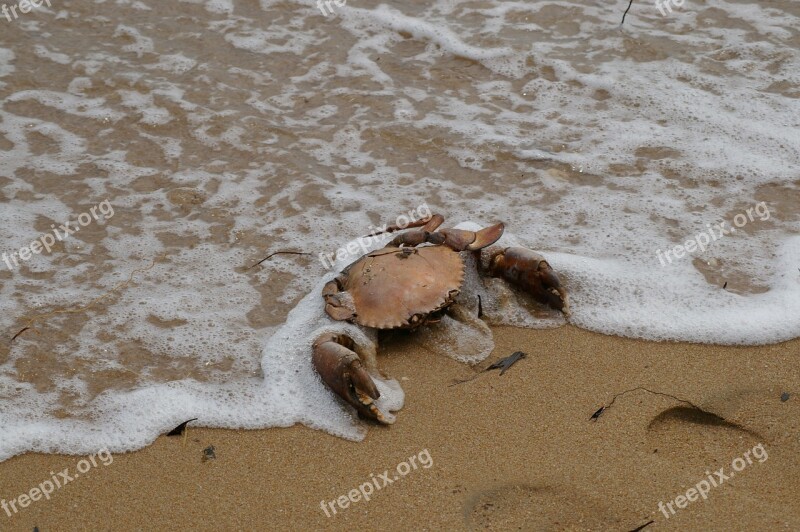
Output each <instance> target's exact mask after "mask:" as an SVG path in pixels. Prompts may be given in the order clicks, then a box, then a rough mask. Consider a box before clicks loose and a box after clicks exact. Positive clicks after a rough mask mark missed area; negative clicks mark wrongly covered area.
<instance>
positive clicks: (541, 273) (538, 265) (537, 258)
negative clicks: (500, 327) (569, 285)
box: [489, 247, 570, 316]
mask: <svg viewBox="0 0 800 532" xmlns="http://www.w3.org/2000/svg"><path fill="white" fill-rule="evenodd" d="M489 273H490V274H491V275H492V276H493V277H502V278H504V279H506V280H507V281H510V282H512V283H514V284H516V285H518V286H520V287H522V288H523V289H524V290H525V291H527V292H528V293H529V294H531V295H532V296H533V297H534V298H535V299H536V300H537V301H539V302H541V303H545V304H547V305H549V306H550V307H552V308H554V309H556V310H560V311H562V312H563V313H564V314H565V315H567V316H569V314H570V312H569V299H568V298H567V291H566V290H565V289H564V287H563V286H561V280H560V279H559V278H558V275H557V274H556V272H555V271H553V269H552V268H551V267H550V265H549V264H548V263H547V261H546V260H545V259H544V257H542V256H541V255H539V254H538V253H535V252H533V251H531V250H529V249H526V248H519V247H513V248H506V249H503V250H499V251H495V252H494V253H493V254H492V258H491V263H490V265H489Z"/></svg>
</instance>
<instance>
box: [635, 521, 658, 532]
mask: <svg viewBox="0 0 800 532" xmlns="http://www.w3.org/2000/svg"><path fill="white" fill-rule="evenodd" d="M653 523H655V521H653V520H652V519H651V520H650V521H648V522H646V523H645V524H643V525H642V526H637V527H636V528H634V529H633V530H631V532H640V531H641V530H644V527H646V526H650V525H652V524H653Z"/></svg>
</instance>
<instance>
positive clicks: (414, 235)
mask: <svg viewBox="0 0 800 532" xmlns="http://www.w3.org/2000/svg"><path fill="white" fill-rule="evenodd" d="M442 222H444V217H442V215H440V214H434V215H433V216H432V217H431V219H430V221H429V222H428V223H427V224H425V225H424V226H423V227H422V228H421V229H415V230H412V231H406V232H405V233H402V234H400V235H397V236H396V237H395V238H394V240H392V241H391V243H390V244H389V245H390V246H418V245H420V244H424V243H428V244H435V245H440V244H444V245H445V246H447V247H449V248H451V249H453V250H455V251H477V250H479V249H482V248H485V247H486V246H490V245H492V244H494V243H495V242H497V240H498V239H499V238H500V237H501V236H503V229H504V228H505V226H504V225H503V224H502V223H498V224H495V225H492V226H490V227H485V228H483V229H481V230H480V231H477V232H475V231H465V230H463V229H441V230H440V231H436V228H438V227H439V226H440V225H441V224H442Z"/></svg>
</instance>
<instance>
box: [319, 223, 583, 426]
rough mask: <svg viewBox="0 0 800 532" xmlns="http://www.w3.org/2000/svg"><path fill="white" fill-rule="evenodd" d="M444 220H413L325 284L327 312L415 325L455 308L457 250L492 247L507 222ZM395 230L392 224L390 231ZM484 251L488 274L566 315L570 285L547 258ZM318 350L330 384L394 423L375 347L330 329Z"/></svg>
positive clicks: (459, 276)
mask: <svg viewBox="0 0 800 532" xmlns="http://www.w3.org/2000/svg"><path fill="white" fill-rule="evenodd" d="M442 222H444V218H443V217H442V216H441V215H438V214H435V215H433V216H431V217H429V218H427V219H424V220H420V221H418V222H415V223H412V224H411V225H410V226H408V227H410V228H412V229H410V230H409V231H406V232H404V233H401V234H399V235H398V236H397V237H395V238H394V240H392V241H391V242H390V243H389V245H387V246H386V247H384V248H381V249H378V250H376V251H373V252H371V253H367V254H366V255H364V256H362V257H361V258H360V259H358V260H357V261H355V262H354V263H352V264H351V265H350V266H348V267H347V268H345V269H344V271H342V272H341V273H340V274H339V275H338V276H337V277H336V278H335V279H333V280H332V281H329V282H328V283H326V284H325V286H324V287H323V290H322V296H323V298H324V299H325V312H326V313H327V314H328V316H330V317H331V318H333V319H334V320H345V321H348V322H351V323H357V324H358V325H362V326H365V327H371V328H374V329H395V328H404V329H414V328H417V327H419V326H421V325H424V324H425V323H430V322H435V321H438V320H439V319H440V318H441V316H442V314H443V313H444V312H446V311H452V310H454V309H455V305H453V303H454V301H455V299H456V296H458V294H459V291H460V290H461V284H462V282H463V280H464V261H463V260H462V258H461V255H460V252H462V251H473V252H478V251H479V250H481V249H484V248H488V247H489V246H491V245H492V244H494V243H495V242H496V241H497V240H498V239H499V238H500V237H501V236H502V235H503V229H504V225H503V224H502V223H498V224H495V225H492V226H490V227H486V228H484V229H481V230H479V231H477V232H473V231H465V230H461V229H441V230H438V231H437V228H438V227H439V226H440V225H441V224H442ZM398 229H399V228H398V227H390V228H389V229H387V232H392V231H396V230H398ZM424 244H428V245H424ZM484 253H488V254H489V260H488V261H487V264H488V267H487V268H486V271H485V272H484V273H487V274H488V275H491V276H493V277H502V278H504V279H506V280H507V281H510V282H512V283H513V284H515V285H517V286H518V287H520V288H522V289H523V290H524V291H525V292H527V293H529V294H530V295H532V296H533V297H534V298H535V299H536V300H538V301H540V302H541V303H545V304H547V305H549V306H550V307H552V308H555V309H557V310H560V311H562V312H564V313H565V314H567V315H568V313H569V307H568V301H567V294H566V291H565V290H564V288H563V287H562V286H561V281H560V280H559V278H558V275H556V273H555V272H554V271H553V269H552V268H551V267H550V265H549V264H548V263H547V261H546V260H545V259H544V257H542V256H541V255H539V254H538V253H535V252H533V251H531V250H529V249H526V248H521V247H511V248H499V247H492V248H488V249H486V250H485V251H484ZM478 262H479V263H480V262H481V261H478ZM313 349H314V352H313V357H312V362H313V364H314V368H315V369H316V370H317V372H318V373H319V375H320V376H321V377H322V380H323V381H324V382H325V384H327V386H328V387H329V388H331V389H332V390H333V391H334V392H335V393H336V394H338V395H339V396H340V397H342V398H343V399H344V400H345V401H347V402H348V403H349V404H351V405H352V406H354V407H355V408H356V410H357V411H358V412H360V413H361V414H362V415H363V416H365V417H367V418H369V419H373V420H376V421H379V422H381V423H385V424H389V423H392V422H393V417H391V416H387V415H386V414H385V413H384V412H382V411H381V410H380V409H379V408H378V406H377V405H376V404H375V400H377V399H378V398H379V397H380V393H379V392H378V389H377V387H376V386H375V383H374V382H373V380H372V378H371V377H370V375H369V371H374V370H375V366H376V363H375V353H374V352H365V351H364V350H363V349H358V346H356V344H355V342H354V341H353V340H352V339H351V338H349V337H348V336H346V335H343V334H333V333H326V334H323V335H321V336H320V337H318V338H317V339H316V341H315V342H314V346H313ZM356 351H359V352H358V353H357V352H356ZM359 355H360V356H359ZM362 358H363V360H362Z"/></svg>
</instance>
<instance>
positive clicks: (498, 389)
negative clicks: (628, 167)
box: [0, 326, 800, 531]
mask: <svg viewBox="0 0 800 532" xmlns="http://www.w3.org/2000/svg"><path fill="white" fill-rule="evenodd" d="M494 332H495V337H496V341H497V347H496V350H495V352H494V353H493V355H492V357H490V359H488V360H487V361H485V362H484V363H483V364H481V365H480V366H478V367H477V368H475V370H473V369H471V368H470V367H469V366H466V365H464V364H460V363H458V362H455V361H453V360H451V359H449V358H447V357H443V356H435V355H432V354H430V353H429V352H426V350H425V349H424V346H420V345H418V343H417V341H416V340H415V338H414V336H413V335H399V336H397V335H396V336H394V337H392V338H389V339H387V341H385V342H384V349H383V351H382V353H381V357H380V360H381V364H382V368H383V369H384V370H385V371H386V372H387V373H388V374H390V375H391V376H393V377H395V378H397V379H399V380H401V382H402V384H403V386H404V388H405V391H406V394H407V395H406V398H407V402H406V407H405V408H404V409H403V410H402V411H401V412H400V415H399V417H398V421H397V423H396V424H395V425H393V426H391V427H388V428H385V427H378V426H372V427H370V430H369V434H368V436H367V438H366V440H365V441H364V442H361V443H356V442H350V441H346V440H342V439H339V438H335V437H333V436H330V435H328V434H325V433H323V432H319V431H313V430H310V429H308V428H305V427H302V426H294V427H290V428H285V429H268V430H256V431H246V430H243V431H227V430H209V429H192V428H189V429H188V431H187V432H186V434H185V436H184V437H180V436H179V437H165V436H162V437H160V438H158V440H157V441H156V442H155V443H153V445H151V446H149V447H147V448H145V449H142V450H141V451H137V452H134V453H130V454H122V455H115V456H113V462H110V463H109V464H108V465H104V464H103V463H101V462H100V461H97V465H96V466H93V467H92V468H91V469H90V471H89V472H88V473H86V475H85V477H83V478H80V477H79V478H75V479H74V480H73V481H72V482H69V483H68V484H65V485H63V486H62V487H61V488H60V489H56V490H55V491H54V493H53V494H52V495H50V499H49V500H45V499H41V500H38V501H35V502H30V503H29V505H28V506H27V507H26V508H24V509H20V510H19V512H18V513H16V514H14V515H13V517H10V518H9V517H8V516H7V515H0V529H2V530H33V529H34V527H38V528H39V530H41V531H47V530H81V529H83V530H100V529H109V530H110V529H126V530H127V529H140V530H145V529H162V530H163V529H175V528H179V529H183V528H191V529H198V530H221V529H230V530H256V529H270V530H303V529H305V530H308V529H321V528H326V529H331V530H353V529H365V528H373V529H384V530H399V529H405V530H621V531H627V530H634V529H636V528H637V527H639V526H642V525H644V524H646V523H648V522H649V521H653V523H651V524H650V525H649V526H648V527H647V528H646V529H653V530H656V529H659V530H661V529H663V530H797V529H798V528H800V498H798V496H797V493H798V492H800V463H798V460H797V455H798V451H799V450H800V431H799V430H798V429H800V422H798V420H799V419H800V416H798V409H800V401H798V399H800V397H798V395H797V393H798V391H800V371H799V370H798V367H797V364H796V363H795V360H796V357H797V355H798V354H800V341H793V342H787V343H783V344H779V345H772V346H765V347H743V348H731V347H716V346H702V345H692V344H683V343H651V342H643V341H636V340H628V339H621V338H617V337H609V336H603V335H599V334H595V333H591V332H586V331H583V330H580V329H576V328H573V327H569V326H567V327H564V328H560V329H554V330H542V331H533V330H521V329H511V328H499V329H495V331H494ZM517 350H522V351H524V352H526V353H528V356H527V358H525V359H523V360H521V361H519V362H518V363H517V364H515V365H514V366H512V367H511V368H510V369H509V370H508V371H507V372H506V373H505V374H504V375H503V376H500V375H499V374H498V372H497V371H487V372H485V373H483V374H481V375H479V376H478V377H476V378H475V379H473V380H471V381H469V382H464V383H462V384H457V385H454V386H450V385H451V384H453V382H454V381H456V380H460V379H465V378H467V377H470V376H471V375H472V374H474V373H475V371H477V370H478V369H480V368H483V367H486V366H487V365H488V364H489V363H490V362H491V361H494V360H496V359H498V358H501V357H504V356H506V355H508V354H510V353H511V352H513V351H517ZM637 387H641V388H647V389H649V390H652V392H659V393H662V394H668V395H672V396H674V397H676V398H678V399H681V400H683V401H689V402H691V403H693V404H694V405H696V406H697V407H698V408H699V409H702V410H699V409H698V408H694V407H693V406H690V405H689V404H688V403H685V402H681V401H679V400H678V399H675V398H671V397H668V396H667V395H657V394H656V393H650V392H647V391H644V390H636V391H631V392H628V393H626V394H624V395H618V396H617V398H616V400H614V397H615V395H617V394H619V393H620V392H623V391H625V390H629V389H633V388H637ZM785 393H788V394H789V397H788V399H787V398H786V396H785V395H783V394H785ZM782 395H783V399H785V400H782ZM612 400H613V401H614V402H613V405H612V406H610V407H608V408H606V409H605V410H604V411H603V412H602V413H601V414H600V416H599V417H598V418H597V419H596V420H594V421H591V420H590V417H591V416H592V414H593V413H594V412H596V411H597V410H598V409H599V408H600V407H602V406H604V405H606V406H608V405H609V404H610V403H611V402H612ZM759 444H760V445H761V447H760V449H763V451H764V453H761V451H760V450H757V451H753V452H751V451H752V450H753V449H754V447H757V446H759ZM211 445H213V447H214V454H215V456H216V458H214V459H206V460H204V459H203V456H204V452H203V450H204V449H206V448H208V447H209V446H211ZM426 450H427V454H426V453H425V451H426ZM420 453H422V455H423V458H425V460H424V461H420V459H419V456H420ZM746 453H747V455H748V456H749V457H750V458H751V460H750V461H749V462H752V463H748V461H747V460H746V456H745V454H746ZM412 456H415V457H417V458H418V459H417V460H416V462H415V463H416V467H411V463H410V461H409V458H410V457H412ZM426 456H429V458H430V459H429V460H428V459H427V458H426ZM738 458H741V460H738V461H737V459H738ZM756 458H759V459H756ZM81 459H82V458H81V457H72V456H60V455H39V454H28V455H23V456H18V457H15V458H12V459H10V460H8V461H6V462H3V463H2V464H0V486H2V493H0V497H3V498H4V499H6V500H8V499H11V498H14V497H17V496H18V495H19V494H22V493H28V492H29V491H30V490H31V488H34V487H36V486H38V485H39V484H40V483H41V482H42V481H43V480H46V479H48V478H49V477H50V472H51V471H52V472H54V473H56V474H57V472H58V471H62V470H64V469H65V468H69V469H70V475H71V474H72V473H74V472H75V471H76V468H77V463H78V462H79V461H80V460H81ZM402 462H405V463H406V464H407V465H406V466H400V467H399V468H398V465H400V464H401V463H402ZM743 464H744V466H743ZM426 466H427V467H426ZM84 468H85V467H84ZM721 468H722V469H723V471H722V475H724V476H726V477H730V478H727V479H723V480H722V481H721V483H719V484H718V485H716V486H713V485H712V486H710V489H708V490H707V495H706V499H705V500H704V499H703V498H702V497H699V496H698V494H697V493H695V494H694V498H695V499H697V500H695V501H690V500H689V499H685V500H683V501H682V502H683V504H682V506H684V507H683V508H680V507H678V505H677V504H676V503H674V502H673V501H674V500H675V499H676V497H678V496H681V495H683V496H685V495H686V492H687V490H689V489H691V488H693V487H696V486H697V485H698V484H699V483H700V482H701V481H704V480H706V479H708V476H709V475H708V474H707V473H706V472H707V471H708V472H709V473H710V474H711V475H712V476H713V478H714V479H718V478H719V477H718V476H717V475H715V474H714V472H715V471H718V470H720V469H721ZM736 468H740V469H741V471H734V469H736ZM398 470H399V471H400V473H405V475H403V474H398ZM387 471H388V474H389V475H388V479H389V480H390V481H391V482H390V483H389V484H387V485H384V483H385V482H386V481H385V480H384V479H383V478H381V475H382V474H383V473H384V472H387ZM731 473H734V474H733V475H732V474H731ZM393 477H397V480H394V478H393ZM370 482H372V485H373V486H375V485H377V486H380V489H373V490H372V491H373V493H371V494H368V495H369V500H368V501H367V500H364V498H363V496H362V495H360V492H359V491H358V488H359V486H362V485H363V484H365V483H370ZM715 482H718V481H717V480H715ZM708 484H711V482H708ZM702 486H703V485H702V484H701V487H702ZM354 489H355V490H356V492H358V493H359V494H358V495H357V496H356V497H354V499H355V502H353V501H352V500H350V499H349V498H348V494H349V493H350V492H351V490H354ZM367 491H369V489H366V488H365V489H364V492H367ZM690 495H691V494H690ZM340 496H344V497H345V498H348V500H347V502H346V503H345V504H344V505H345V506H346V507H345V508H342V507H341V506H340V505H339V503H338V502H333V506H334V507H335V508H336V510H337V511H336V514H333V512H332V511H331V506H330V505H327V504H326V503H327V502H329V501H336V500H337V499H339V497H340ZM660 502H661V503H663V504H664V508H668V507H667V506H666V504H667V503H669V502H673V503H672V508H673V509H674V510H675V513H674V514H673V513H671V512H670V511H669V509H667V510H666V512H667V514H669V516H670V517H669V518H667V517H666V516H665V513H664V512H663V511H661V510H660V509H659V503H660ZM323 506H326V507H327V513H328V514H329V515H330V516H327V515H326V512H325V510H324V509H323Z"/></svg>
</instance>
